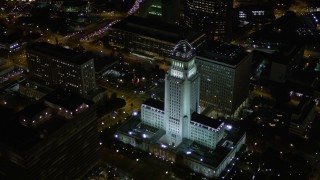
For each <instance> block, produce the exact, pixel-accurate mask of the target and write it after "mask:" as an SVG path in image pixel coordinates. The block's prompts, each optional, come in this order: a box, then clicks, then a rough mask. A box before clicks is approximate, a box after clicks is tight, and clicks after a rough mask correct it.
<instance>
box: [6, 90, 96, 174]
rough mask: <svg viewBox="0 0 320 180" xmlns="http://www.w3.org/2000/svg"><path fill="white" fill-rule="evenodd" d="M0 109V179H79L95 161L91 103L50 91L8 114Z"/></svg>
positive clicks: (94, 116) (94, 126)
mask: <svg viewBox="0 0 320 180" xmlns="http://www.w3.org/2000/svg"><path fill="white" fill-rule="evenodd" d="M4 108H5V107H0V116H1V117H6V118H0V123H1V126H0V179H25V180H35V179H42V180H46V179H80V178H81V177H83V176H84V175H85V174H86V173H87V172H89V171H90V170H91V169H92V167H93V166H94V165H96V163H97V162H98V154H97V150H98V147H99V140H98V132H97V128H96V125H97V123H96V113H95V107H94V105H93V104H92V103H91V102H89V101H86V100H84V99H82V98H81V97H79V96H78V95H73V94H69V93H65V92H60V91H56V92H53V93H52V94H49V95H48V96H46V97H45V98H44V100H43V101H42V102H39V103H36V104H33V105H31V106H28V107H26V108H25V109H23V110H22V111H20V112H18V113H16V114H14V113H12V114H8V111H7V110H6V109H4Z"/></svg>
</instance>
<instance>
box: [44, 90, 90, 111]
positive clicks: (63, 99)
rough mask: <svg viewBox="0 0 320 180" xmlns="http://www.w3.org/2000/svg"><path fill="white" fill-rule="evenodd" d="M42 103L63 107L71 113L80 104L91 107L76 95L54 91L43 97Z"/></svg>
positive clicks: (86, 101)
mask: <svg viewBox="0 0 320 180" xmlns="http://www.w3.org/2000/svg"><path fill="white" fill-rule="evenodd" d="M44 101H47V102H50V103H52V104H55V105H58V106H60V107H63V108H65V109H67V110H70V111H73V110H75V109H76V108H78V107H79V106H80V105H82V104H87V105H91V104H92V103H91V102H89V101H88V100H85V99H83V98H81V97H80V96H78V95H75V94H72V93H68V92H64V91H62V90H56V91H54V92H52V93H50V94H48V95H47V96H45V97H44Z"/></svg>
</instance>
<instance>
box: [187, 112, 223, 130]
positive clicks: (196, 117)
mask: <svg viewBox="0 0 320 180" xmlns="http://www.w3.org/2000/svg"><path fill="white" fill-rule="evenodd" d="M191 121H195V122H197V123H200V124H203V125H206V126H209V127H212V128H215V129H217V128H218V127H219V126H220V125H221V124H222V123H223V122H222V121H221V120H218V119H212V118H210V117H207V116H205V115H202V114H198V113H196V112H194V113H192V115H191Z"/></svg>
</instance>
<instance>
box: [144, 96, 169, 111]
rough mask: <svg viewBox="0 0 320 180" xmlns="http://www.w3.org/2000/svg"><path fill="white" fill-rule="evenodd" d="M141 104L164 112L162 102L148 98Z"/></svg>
mask: <svg viewBox="0 0 320 180" xmlns="http://www.w3.org/2000/svg"><path fill="white" fill-rule="evenodd" d="M143 104H145V105H147V106H151V107H154V108H157V109H160V110H162V111H164V102H163V101H159V100H156V99H153V98H149V99H147V100H146V101H145V102H144V103H143Z"/></svg>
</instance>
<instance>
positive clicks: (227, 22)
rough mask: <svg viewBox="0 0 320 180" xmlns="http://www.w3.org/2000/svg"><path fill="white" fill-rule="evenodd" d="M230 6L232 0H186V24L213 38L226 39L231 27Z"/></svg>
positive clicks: (228, 37) (231, 6) (228, 36)
mask: <svg viewBox="0 0 320 180" xmlns="http://www.w3.org/2000/svg"><path fill="white" fill-rule="evenodd" d="M232 8H233V1H232V0H186V1H185V19H186V24H187V26H189V27H192V28H196V29H198V30H204V31H205V32H207V33H208V34H209V35H213V36H214V38H217V39H221V40H228V39H230V33H231V28H232Z"/></svg>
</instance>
